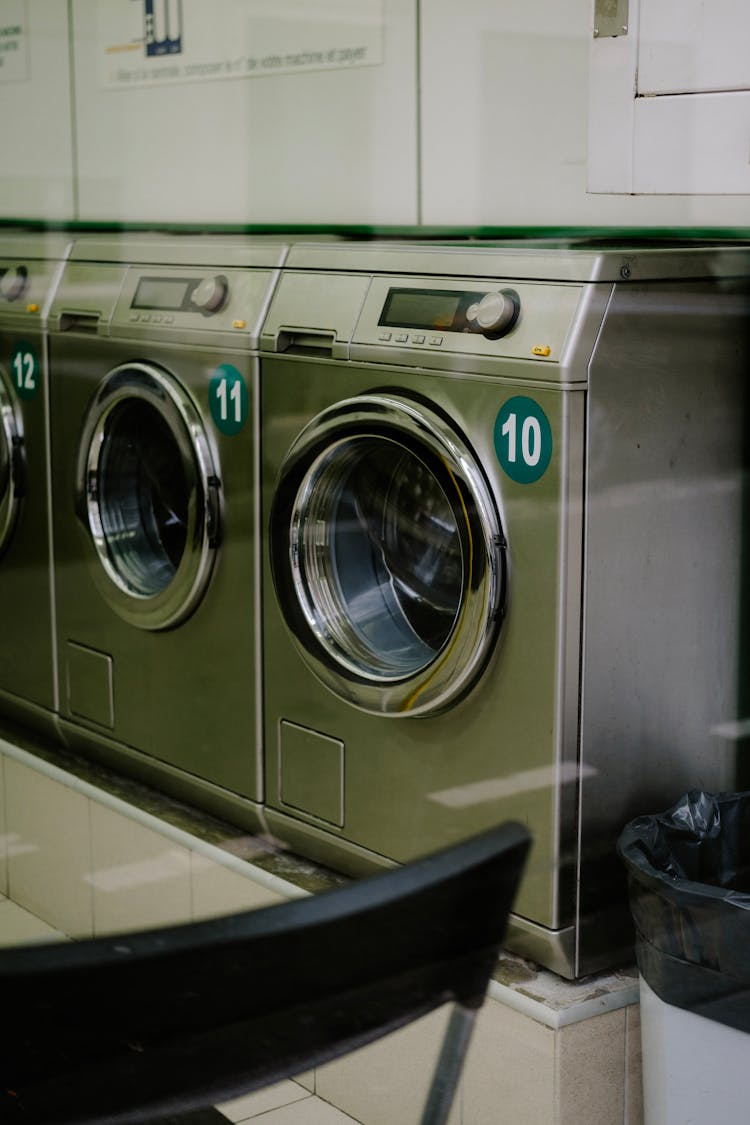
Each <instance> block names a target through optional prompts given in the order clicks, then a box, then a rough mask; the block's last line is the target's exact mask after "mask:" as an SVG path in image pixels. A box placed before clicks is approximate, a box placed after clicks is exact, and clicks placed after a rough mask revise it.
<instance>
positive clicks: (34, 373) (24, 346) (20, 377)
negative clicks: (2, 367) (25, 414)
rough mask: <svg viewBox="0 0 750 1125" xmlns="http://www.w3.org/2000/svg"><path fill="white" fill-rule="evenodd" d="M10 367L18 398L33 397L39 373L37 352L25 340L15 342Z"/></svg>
mask: <svg viewBox="0 0 750 1125" xmlns="http://www.w3.org/2000/svg"><path fill="white" fill-rule="evenodd" d="M10 368H11V371H12V372H13V375H12V378H13V386H14V387H15V389H16V392H17V394H18V396H19V398H24V399H30V398H33V397H34V395H35V394H36V393H37V391H38V390H39V384H40V382H41V373H40V369H39V359H38V357H37V354H36V352H35V351H34V349H33V348H32V346H31V344H30V343H29V342H28V341H27V340H20V341H19V342H18V343H17V344H16V346H15V348H14V349H13V356H12V358H11V361H10Z"/></svg>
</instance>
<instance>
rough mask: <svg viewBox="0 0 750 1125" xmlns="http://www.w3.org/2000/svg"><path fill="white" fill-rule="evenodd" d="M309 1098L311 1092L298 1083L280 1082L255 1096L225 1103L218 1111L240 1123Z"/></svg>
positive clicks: (249, 1095)
mask: <svg viewBox="0 0 750 1125" xmlns="http://www.w3.org/2000/svg"><path fill="white" fill-rule="evenodd" d="M309 1097H310V1094H309V1092H308V1091H307V1090H303V1088H302V1087H301V1086H298V1085H297V1083H296V1082H291V1081H288V1082H278V1083H277V1084H276V1085H275V1086H268V1087H266V1089H265V1090H256V1092H255V1093H254V1094H246V1095H245V1096H244V1097H242V1098H233V1099H232V1101H229V1102H223V1103H222V1104H221V1105H219V1106H217V1109H219V1110H220V1111H221V1112H222V1113H223V1114H224V1116H225V1117H228V1118H229V1120H230V1121H234V1122H240V1121H247V1120H248V1119H249V1118H252V1117H257V1116H258V1115H259V1114H261V1113H268V1111H269V1110H272V1109H281V1108H282V1107H283V1106H287V1105H291V1104H292V1103H293V1102H299V1101H302V1099H303V1098H309Z"/></svg>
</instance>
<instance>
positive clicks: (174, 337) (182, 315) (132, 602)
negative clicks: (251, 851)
mask: <svg viewBox="0 0 750 1125" xmlns="http://www.w3.org/2000/svg"><path fill="white" fill-rule="evenodd" d="M285 252H286V247H285V246H284V245H283V244H281V243H279V242H278V241H277V240H268V239H266V240H258V241H253V240H248V239H244V238H232V239H223V238H219V237H216V236H214V237H211V236H209V237H206V238H200V237H187V236H179V235H175V236H174V237H172V238H168V237H167V238H165V237H162V238H159V237H156V236H142V237H136V236H131V237H124V238H115V237H112V238H104V237H102V238H100V239H96V238H89V239H87V240H85V241H82V242H80V243H76V244H75V245H74V247H73V249H72V251H71V254H70V257H69V260H68V262H67V263H66V267H65V270H64V272H63V276H62V278H61V282H60V286H59V289H58V292H57V294H56V297H55V300H54V302H53V304H52V308H51V313H50V364H51V370H52V378H51V403H50V418H51V439H52V440H51V450H52V478H53V479H52V498H53V526H54V536H55V557H54V575H55V596H56V605H57V646H58V674H59V679H60V730H61V734H62V737H63V739H64V740H65V742H66V743H67V745H68V746H70V747H71V748H73V749H76V750H78V751H79V752H82V753H84V754H88V755H93V756H94V757H97V758H98V759H100V760H102V761H104V762H106V763H107V764H109V765H112V766H114V767H115V768H117V769H118V770H120V771H121V772H123V773H132V774H133V775H135V776H137V777H139V778H141V779H142V780H145V781H147V782H148V783H150V784H152V785H153V786H155V787H157V788H160V789H162V790H164V791H166V792H169V793H173V794H175V795H177V796H179V797H181V798H183V799H185V800H187V801H189V802H190V803H191V804H193V805H196V806H199V807H203V808H207V809H209V810H210V811H213V812H216V813H219V814H221V815H224V816H226V817H229V818H231V819H232V820H233V821H234V822H235V823H240V824H248V825H251V826H257V824H258V814H257V808H258V802H259V800H260V797H261V784H262V782H261V767H260V762H259V760H258V746H259V738H260V732H259V722H260V718H259V714H260V713H259V707H258V694H259V678H260V663H259V597H260V594H259V570H258V567H259V539H258V501H257V490H258V447H257V441H256V430H257V408H256V396H257V357H256V344H257V335H258V331H259V327H260V324H261V322H262V319H263V316H264V314H265V311H266V308H267V304H268V300H269V296H270V294H271V291H272V289H273V286H274V284H275V282H276V279H277V276H278V267H279V266H280V264H281V261H282V260H283V257H284V254H285Z"/></svg>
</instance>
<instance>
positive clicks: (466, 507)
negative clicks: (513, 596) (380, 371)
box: [270, 394, 505, 716]
mask: <svg viewBox="0 0 750 1125" xmlns="http://www.w3.org/2000/svg"><path fill="white" fill-rule="evenodd" d="M270 544H271V566H272V572H273V577H274V584H275V588H276V596H277V598H278V602H279V605H280V608H281V610H282V613H283V615H284V617H285V618H286V621H287V624H288V626H289V628H290V629H291V632H292V635H293V637H294V639H295V641H296V642H297V645H298V647H299V649H300V651H301V652H302V654H303V657H304V659H305V660H306V661H307V662H308V664H309V665H310V666H311V668H312V669H313V671H314V672H315V673H316V675H318V676H319V678H320V679H321V680H323V682H324V683H325V684H326V685H327V686H328V687H329V688H330V689H331V690H332V691H334V692H335V693H336V694H337V695H339V696H340V697H341V698H343V699H346V700H347V701H348V702H350V703H352V704H353V705H355V706H357V707H359V708H361V709H363V710H366V711H370V712H373V713H376V714H380V715H392V716H399V715H400V716H406V715H409V716H411V715H424V714H428V713H436V712H439V711H441V710H444V709H445V708H446V707H448V706H449V705H451V704H454V703H455V702H456V701H457V699H458V698H460V697H462V696H463V695H465V694H466V692H467V691H468V690H469V689H470V688H471V686H472V685H473V684H474V683H475V682H476V680H477V678H478V677H479V675H480V674H481V672H482V670H483V669H484V667H485V665H486V662H487V660H488V658H489V656H490V654H491V652H492V650H493V648H494V645H495V643H496V640H497V636H498V632H499V629H500V623H501V619H502V610H503V606H504V597H505V539H504V536H503V531H502V526H501V523H500V518H499V515H498V512H497V508H496V505H495V503H494V500H493V497H492V494H491V492H490V490H489V487H488V485H487V481H486V478H485V476H484V474H483V472H482V471H481V469H480V467H479V464H478V462H477V460H476V458H475V457H474V455H473V453H472V452H471V450H470V449H469V447H468V445H467V443H466V441H465V440H464V439H463V438H462V437H461V436H460V435H458V434H457V433H456V432H455V430H454V428H453V427H452V425H451V424H450V423H449V422H448V421H447V420H446V419H444V418H443V417H442V416H441V415H440V414H438V413H437V412H436V411H435V410H433V409H431V408H428V407H426V406H424V405H422V404H421V403H416V402H412V401H410V400H408V399H405V398H404V399H401V398H397V397H395V396H391V395H388V394H371V395H362V396H358V397H357V398H353V399H348V400H346V401H343V402H339V403H338V404H336V406H335V407H332V408H330V409H328V410H326V411H324V412H323V413H321V414H320V415H318V417H316V418H315V419H314V420H313V421H312V422H311V423H310V424H309V425H308V426H307V427H306V428H305V430H304V431H303V432H302V433H301V434H300V436H299V438H298V439H297V441H296V442H295V443H294V445H293V447H292V449H291V450H290V451H289V454H288V455H287V457H286V459H285V462H284V465H283V468H282V471H281V474H280V479H279V484H278V487H277V489H276V493H275V498H274V503H273V507H272V512H271V527H270Z"/></svg>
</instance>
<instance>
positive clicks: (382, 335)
mask: <svg viewBox="0 0 750 1125" xmlns="http://www.w3.org/2000/svg"><path fill="white" fill-rule="evenodd" d="M392 335H393V333H392V332H381V333H380V335H379V336H378V339H379V340H390V338H391V336H392Z"/></svg>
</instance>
